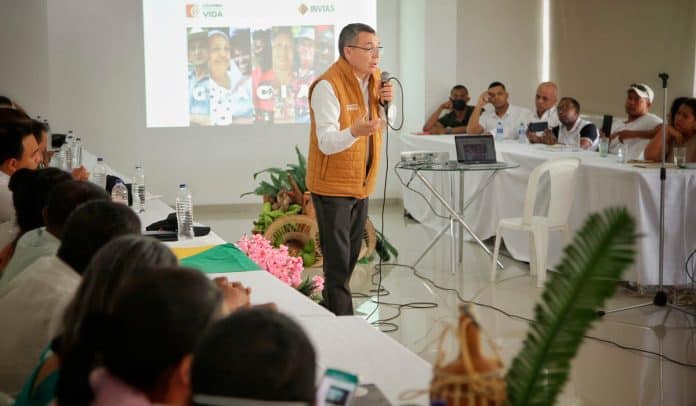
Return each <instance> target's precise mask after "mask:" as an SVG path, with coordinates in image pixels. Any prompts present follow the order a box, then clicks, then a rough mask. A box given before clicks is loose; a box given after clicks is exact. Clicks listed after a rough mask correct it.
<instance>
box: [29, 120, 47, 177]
mask: <svg viewBox="0 0 696 406" xmlns="http://www.w3.org/2000/svg"><path fill="white" fill-rule="evenodd" d="M49 132H50V128H49V126H48V124H47V123H44V122H41V121H39V120H34V119H32V120H31V133H32V134H33V135H34V138H36V142H37V143H38V144H39V153H40V154H41V163H42V164H43V165H44V166H46V165H48V138H49V136H48V134H49Z"/></svg>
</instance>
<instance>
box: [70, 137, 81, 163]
mask: <svg viewBox="0 0 696 406" xmlns="http://www.w3.org/2000/svg"><path fill="white" fill-rule="evenodd" d="M72 151H73V168H79V167H80V166H82V138H80V137H77V138H75V142H74V143H73V148H72Z"/></svg>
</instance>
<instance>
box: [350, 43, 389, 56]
mask: <svg viewBox="0 0 696 406" xmlns="http://www.w3.org/2000/svg"><path fill="white" fill-rule="evenodd" d="M346 46H347V47H348V48H357V49H362V50H363V51H366V52H369V53H371V54H373V55H379V54H382V53H384V47H369V48H367V47H360V46H357V45H346Z"/></svg>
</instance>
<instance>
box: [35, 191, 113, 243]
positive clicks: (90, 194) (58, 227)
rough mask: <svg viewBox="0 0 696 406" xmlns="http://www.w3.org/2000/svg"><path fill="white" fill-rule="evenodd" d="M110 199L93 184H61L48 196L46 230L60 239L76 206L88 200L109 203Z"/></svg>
mask: <svg viewBox="0 0 696 406" xmlns="http://www.w3.org/2000/svg"><path fill="white" fill-rule="evenodd" d="M110 199H111V197H110V196H109V194H108V193H106V190H104V189H103V188H100V187H99V186H97V185H95V184H94V183H91V182H83V181H77V180H70V181H68V182H63V183H61V184H60V185H57V186H56V187H55V188H54V189H53V191H51V193H50V194H49V195H48V201H47V203H46V219H45V224H46V229H47V230H48V231H49V232H50V233H51V234H53V235H54V236H56V237H57V238H58V239H60V238H62V234H63V226H64V225H65V222H66V221H67V219H68V216H70V213H72V212H73V210H75V208H76V207H77V206H79V205H81V204H82V203H85V202H88V201H90V200H103V201H109V200H110Z"/></svg>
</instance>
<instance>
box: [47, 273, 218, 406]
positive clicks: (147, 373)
mask: <svg viewBox="0 0 696 406" xmlns="http://www.w3.org/2000/svg"><path fill="white" fill-rule="evenodd" d="M223 313H224V305H223V294H222V293H221V291H220V290H219V289H218V288H217V287H216V286H215V284H214V283H212V282H211V281H210V280H209V279H208V278H207V277H206V276H205V275H204V274H202V273H201V272H199V271H196V270H192V269H186V268H171V269H160V270H157V271H154V272H151V273H150V274H148V275H144V276H143V277H142V278H137V279H135V280H133V281H131V282H130V283H128V284H127V285H126V286H124V287H123V288H122V289H120V293H119V294H118V295H117V297H116V299H115V303H114V305H113V311H112V312H111V313H92V314H90V315H89V316H87V317H86V318H85V319H84V320H83V322H82V327H81V329H80V331H79V336H80V339H79V345H78V346H77V347H76V348H74V349H73V350H72V351H71V353H69V354H66V355H65V357H64V358H61V361H62V364H61V373H60V378H59V382H58V392H57V403H58V404H59V405H86V404H91V405H95V406H99V405H150V404H155V403H160V404H169V405H185V404H188V400H189V398H190V387H189V382H190V378H189V372H190V365H191V353H192V352H193V349H194V347H195V345H196V343H197V341H198V340H199V337H200V336H201V335H202V334H203V332H204V330H205V329H206V328H207V327H208V326H209V325H210V324H211V323H212V322H213V321H215V320H217V319H219V318H220V317H222V316H223ZM93 360H100V361H101V365H100V366H99V367H97V368H96V369H94V370H92V371H91V372H90V373H89V378H88V379H89V387H85V386H84V385H85V384H84V382H87V376H86V375H85V366H87V367H89V366H91V362H93ZM79 365H83V366H82V367H78V366H79ZM73 371H76V372H73ZM72 373H78V375H77V376H71V374H72ZM69 382H77V384H72V385H70V384H69ZM80 382H83V384H80ZM85 389H86V390H85Z"/></svg>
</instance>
